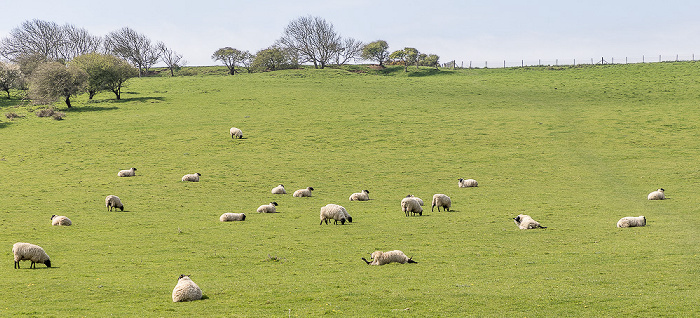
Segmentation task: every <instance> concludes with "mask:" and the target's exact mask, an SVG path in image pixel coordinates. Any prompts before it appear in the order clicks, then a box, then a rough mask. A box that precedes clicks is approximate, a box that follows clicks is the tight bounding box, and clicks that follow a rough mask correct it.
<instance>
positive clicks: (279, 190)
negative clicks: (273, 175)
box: [271, 184, 287, 194]
mask: <svg viewBox="0 0 700 318" xmlns="http://www.w3.org/2000/svg"><path fill="white" fill-rule="evenodd" d="M271 192H272V194H287V191H286V190H285V189H284V185H283V184H280V185H278V186H276V187H274V188H272V191H271Z"/></svg>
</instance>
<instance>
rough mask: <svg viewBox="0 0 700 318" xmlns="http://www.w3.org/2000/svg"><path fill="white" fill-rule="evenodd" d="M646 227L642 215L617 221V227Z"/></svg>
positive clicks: (645, 219)
mask: <svg viewBox="0 0 700 318" xmlns="http://www.w3.org/2000/svg"><path fill="white" fill-rule="evenodd" d="M646 225H647V218H645V217H644V216H643V215H640V216H638V217H634V216H627V217H624V218H621V219H620V220H619V221H617V227H637V226H646Z"/></svg>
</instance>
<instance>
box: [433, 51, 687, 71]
mask: <svg viewBox="0 0 700 318" xmlns="http://www.w3.org/2000/svg"><path fill="white" fill-rule="evenodd" d="M690 61H692V62H695V54H694V53H693V54H688V55H680V54H675V55H661V54H659V55H642V56H641V57H622V58H619V57H600V58H590V59H575V58H573V59H553V60H542V59H538V60H536V61H535V60H524V59H522V60H519V61H508V60H501V61H498V60H490V61H466V62H465V61H462V62H461V63H457V61H456V60H452V61H449V62H447V63H443V64H442V66H443V67H447V68H512V67H529V66H576V65H611V64H635V63H657V62H690Z"/></svg>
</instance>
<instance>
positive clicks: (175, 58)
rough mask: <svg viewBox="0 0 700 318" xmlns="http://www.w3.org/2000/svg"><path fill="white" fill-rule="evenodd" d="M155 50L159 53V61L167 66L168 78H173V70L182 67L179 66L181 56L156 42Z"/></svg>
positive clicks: (163, 44)
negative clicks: (168, 70)
mask: <svg viewBox="0 0 700 318" xmlns="http://www.w3.org/2000/svg"><path fill="white" fill-rule="evenodd" d="M156 48H157V49H158V51H159V52H160V59H161V60H162V61H163V63H165V65H167V66H168V69H170V76H175V70H176V69H178V68H180V66H182V65H180V61H181V60H182V55H180V54H177V52H175V51H173V50H172V49H170V48H168V47H167V46H165V43H163V42H158V44H156Z"/></svg>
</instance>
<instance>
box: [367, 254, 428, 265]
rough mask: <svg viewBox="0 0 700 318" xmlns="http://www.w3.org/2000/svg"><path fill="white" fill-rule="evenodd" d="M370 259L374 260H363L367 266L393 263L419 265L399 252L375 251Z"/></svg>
mask: <svg viewBox="0 0 700 318" xmlns="http://www.w3.org/2000/svg"><path fill="white" fill-rule="evenodd" d="M370 258H371V259H372V261H371V262H370V261H368V260H366V259H365V258H364V257H363V258H362V260H363V261H365V263H367V265H385V264H389V263H393V262H396V263H401V264H406V263H411V264H415V263H418V262H416V261H414V260H413V259H411V258H410V257H408V256H406V254H404V253H403V252H402V251H399V250H394V251H389V252H382V251H375V252H374V253H372V254H371V256H370Z"/></svg>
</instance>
